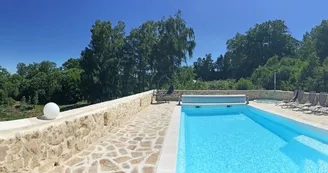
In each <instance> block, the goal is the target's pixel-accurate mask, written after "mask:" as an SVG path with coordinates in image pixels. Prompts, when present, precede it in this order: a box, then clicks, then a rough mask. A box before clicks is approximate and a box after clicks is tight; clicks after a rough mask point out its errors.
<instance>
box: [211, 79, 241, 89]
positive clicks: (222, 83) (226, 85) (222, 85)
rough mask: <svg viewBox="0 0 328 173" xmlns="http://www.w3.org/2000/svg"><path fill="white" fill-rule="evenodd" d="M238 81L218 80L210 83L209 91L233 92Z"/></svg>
mask: <svg viewBox="0 0 328 173" xmlns="http://www.w3.org/2000/svg"><path fill="white" fill-rule="evenodd" d="M235 83H236V81H235V80H234V79H227V80H217V81H210V82H208V85H209V87H208V89H210V90H232V89H234V84H235Z"/></svg>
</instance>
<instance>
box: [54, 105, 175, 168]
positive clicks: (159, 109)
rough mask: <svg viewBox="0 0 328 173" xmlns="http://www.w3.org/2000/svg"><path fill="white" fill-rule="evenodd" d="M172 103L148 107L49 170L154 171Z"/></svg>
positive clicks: (172, 107) (172, 106)
mask: <svg viewBox="0 0 328 173" xmlns="http://www.w3.org/2000/svg"><path fill="white" fill-rule="evenodd" d="M175 105H176V103H169V104H168V103H163V104H153V105H150V106H148V107H147V108H145V109H144V110H143V111H141V112H139V113H138V114H136V116H133V118H131V119H129V120H127V121H126V122H125V123H122V125H120V126H118V127H115V128H114V129H113V130H111V131H110V132H109V133H108V134H106V136H105V137H103V138H102V139H99V141H97V142H96V143H95V144H93V145H92V146H91V147H89V148H87V149H84V150H83V151H81V152H80V153H79V154H77V155H76V156H73V157H72V158H71V159H69V160H68V161H66V162H65V163H64V164H63V165H61V166H58V167H56V168H55V169H53V170H49V173H98V172H99V173H101V172H116V173H124V172H132V173H152V172H156V166H157V164H158V160H159V155H160V153H161V149H162V147H163V141H164V136H165V133H166V131H167V127H168V125H169V122H170V119H171V114H172V111H173V109H174V107H175Z"/></svg>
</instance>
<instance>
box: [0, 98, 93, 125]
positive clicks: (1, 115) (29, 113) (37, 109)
mask: <svg viewBox="0 0 328 173" xmlns="http://www.w3.org/2000/svg"><path fill="white" fill-rule="evenodd" d="M87 105H88V103H87V102H85V101H81V102H78V103H76V104H70V105H59V108H60V111H61V112H63V111H67V110H70V109H75V108H79V107H83V106H87ZM43 107H44V105H30V104H22V103H21V102H16V103H15V105H14V106H8V105H0V121H9V120H17V119H23V118H31V117H37V116H41V115H43Z"/></svg>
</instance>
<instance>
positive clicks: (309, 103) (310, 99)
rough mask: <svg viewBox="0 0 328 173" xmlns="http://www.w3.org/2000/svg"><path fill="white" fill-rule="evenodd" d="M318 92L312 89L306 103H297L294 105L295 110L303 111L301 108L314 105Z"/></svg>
mask: <svg viewBox="0 0 328 173" xmlns="http://www.w3.org/2000/svg"><path fill="white" fill-rule="evenodd" d="M316 94H317V93H316V92H315V91H311V92H310V93H309V97H308V100H307V102H306V103H304V104H296V105H294V108H293V111H301V110H303V108H304V107H310V106H314V105H315V97H316ZM291 107H292V106H291Z"/></svg>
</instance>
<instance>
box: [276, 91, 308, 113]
mask: <svg viewBox="0 0 328 173" xmlns="http://www.w3.org/2000/svg"><path fill="white" fill-rule="evenodd" d="M303 95H304V91H303V90H299V91H298V92H297V98H296V101H294V102H289V103H286V104H284V105H282V106H281V108H283V109H286V108H294V107H295V106H296V105H298V104H299V102H301V101H302V99H303Z"/></svg>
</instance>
